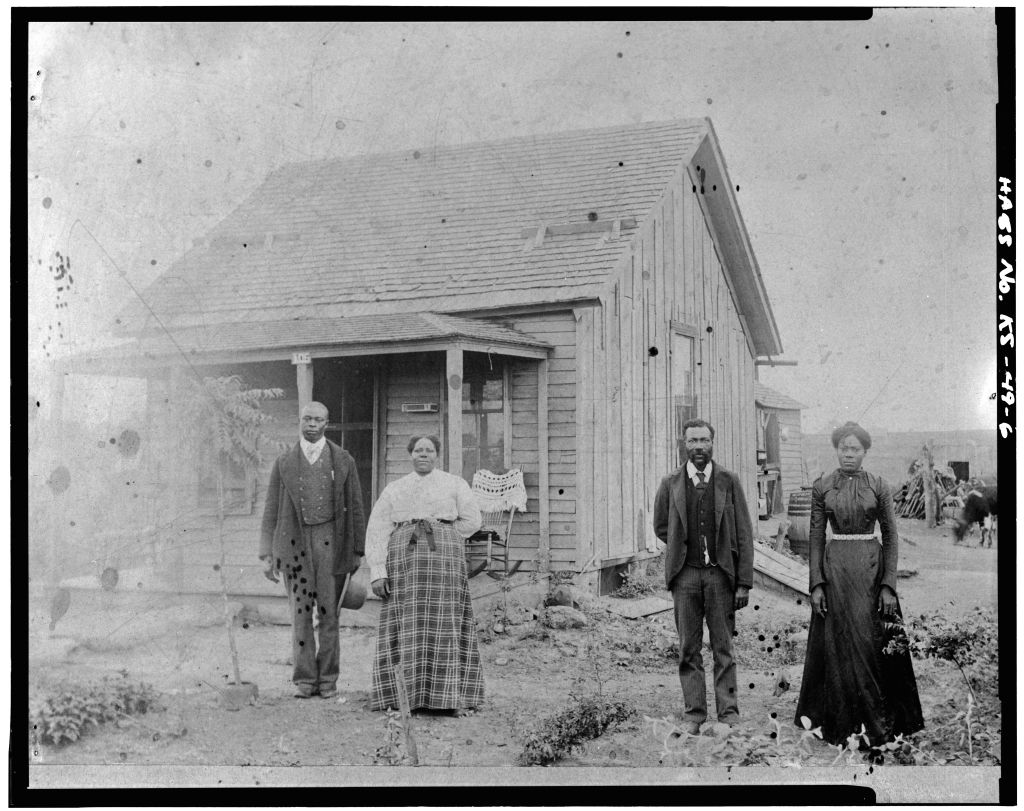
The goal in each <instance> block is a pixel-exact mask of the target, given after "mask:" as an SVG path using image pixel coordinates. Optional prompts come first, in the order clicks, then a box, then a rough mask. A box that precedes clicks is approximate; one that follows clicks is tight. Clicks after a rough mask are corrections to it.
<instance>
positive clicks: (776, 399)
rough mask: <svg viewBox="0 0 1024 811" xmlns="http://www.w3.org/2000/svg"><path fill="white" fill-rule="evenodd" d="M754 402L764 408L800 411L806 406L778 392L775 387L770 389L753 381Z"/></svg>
mask: <svg viewBox="0 0 1024 811" xmlns="http://www.w3.org/2000/svg"><path fill="white" fill-rule="evenodd" d="M754 402H755V403H757V404H758V405H762V406H764V407H765V408H781V409H783V410H787V411H801V410H802V409H805V408H807V406H805V405H804V404H803V403H798V402H797V401H796V400H794V399H793V398H792V397H787V396H786V395H785V394H779V392H777V391H775V389H770V388H768V386H766V385H765V384H764V383H761V382H759V381H756V380H755V381H754Z"/></svg>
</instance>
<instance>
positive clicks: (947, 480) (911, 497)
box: [892, 460, 956, 518]
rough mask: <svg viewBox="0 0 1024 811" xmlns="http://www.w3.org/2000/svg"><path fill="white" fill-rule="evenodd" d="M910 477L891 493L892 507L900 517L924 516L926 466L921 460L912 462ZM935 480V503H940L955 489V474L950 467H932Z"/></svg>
mask: <svg viewBox="0 0 1024 811" xmlns="http://www.w3.org/2000/svg"><path fill="white" fill-rule="evenodd" d="M909 473H910V478H909V479H908V480H907V481H905V482H904V483H903V484H902V485H900V486H899V487H897V488H896V489H895V490H894V491H893V494H892V504H893V508H894V509H895V510H896V515H898V516H899V517H900V518H925V512H924V482H925V476H927V475H928V466H927V464H925V463H924V461H923V460H918V461H917V462H914V464H913V465H912V466H911V469H910V471H909ZM932 476H933V478H934V480H935V498H936V504H938V505H941V504H942V500H943V499H944V498H945V497H946V495H947V494H949V493H951V492H953V491H954V490H956V475H955V474H954V473H953V471H952V469H951V468H948V467H945V468H941V467H936V468H933V469H932Z"/></svg>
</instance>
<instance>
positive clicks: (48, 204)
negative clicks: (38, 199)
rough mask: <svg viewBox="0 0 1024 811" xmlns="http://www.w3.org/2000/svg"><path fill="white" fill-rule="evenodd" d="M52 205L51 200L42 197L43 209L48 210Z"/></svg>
mask: <svg viewBox="0 0 1024 811" xmlns="http://www.w3.org/2000/svg"><path fill="white" fill-rule="evenodd" d="M52 205H53V200H51V199H50V198H49V197H44V198H43V208H49V207H50V206H52Z"/></svg>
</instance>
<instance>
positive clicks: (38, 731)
mask: <svg viewBox="0 0 1024 811" xmlns="http://www.w3.org/2000/svg"><path fill="white" fill-rule="evenodd" d="M158 699H159V694H158V693H157V692H156V691H155V690H154V689H153V687H152V686H151V685H149V684H145V683H143V682H138V683H133V682H129V681H128V680H127V678H126V676H125V675H122V677H121V678H119V679H116V678H113V677H111V676H108V677H106V678H104V679H103V680H102V681H100V682H99V683H98V684H84V685H77V686H75V687H72V688H67V689H63V690H61V691H60V692H58V693H56V694H54V695H51V696H48V697H46V698H44V699H42V700H40V701H39V702H38V703H37V704H36V705H35V706H34V707H33V708H32V709H31V710H30V719H29V720H30V723H31V725H32V736H33V740H34V741H39V742H40V743H45V744H49V745H53V746H60V745H63V744H67V743H70V742H72V741H77V740H78V739H79V738H81V737H82V735H84V734H85V733H86V732H87V731H88V730H89V729H90V728H91V727H98V726H100V725H101V724H105V723H107V722H109V721H118V720H120V719H121V718H123V717H127V716H132V715H138V714H142V713H146V712H149V711H150V710H152V709H155V708H156V707H157V705H158Z"/></svg>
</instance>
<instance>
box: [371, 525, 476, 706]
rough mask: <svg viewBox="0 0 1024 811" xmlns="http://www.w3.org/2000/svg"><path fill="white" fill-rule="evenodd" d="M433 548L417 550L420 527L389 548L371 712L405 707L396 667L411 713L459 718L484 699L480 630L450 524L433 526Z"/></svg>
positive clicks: (400, 531)
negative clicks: (459, 713) (401, 703)
mask: <svg viewBox="0 0 1024 811" xmlns="http://www.w3.org/2000/svg"><path fill="white" fill-rule="evenodd" d="M432 527H433V534H434V544H435V547H436V549H435V550H431V549H430V547H429V545H428V542H427V540H426V539H423V538H420V539H418V540H416V541H415V542H411V541H412V539H413V537H414V532H415V525H408V526H404V527H398V528H397V529H395V530H394V532H392V533H391V540H390V542H389V544H388V563H387V569H388V577H389V579H390V581H391V594H390V596H389V597H388V598H387V599H386V600H385V601H384V606H383V608H382V610H381V617H380V624H379V625H378V630H377V652H376V656H375V657H374V665H373V683H372V698H371V706H372V708H373V709H375V710H384V709H388V708H395V709H397V708H398V706H399V700H398V688H397V685H396V682H395V667H396V666H400V667H401V668H402V670H403V671H404V674H405V678H404V682H405V688H406V693H407V694H408V699H409V708H410V709H411V710H415V709H431V710H460V709H471V708H473V707H477V706H479V705H480V704H481V703H482V702H483V698H484V680H483V671H482V670H481V667H480V651H479V647H478V644H477V635H476V622H475V620H474V618H473V605H472V601H471V599H470V595H469V581H468V579H467V576H466V557H465V550H464V544H465V541H464V540H463V539H462V536H460V535H459V534H458V533H457V532H456V531H455V529H454V528H453V527H452V526H450V525H448V524H437V523H435V524H433V525H432Z"/></svg>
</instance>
